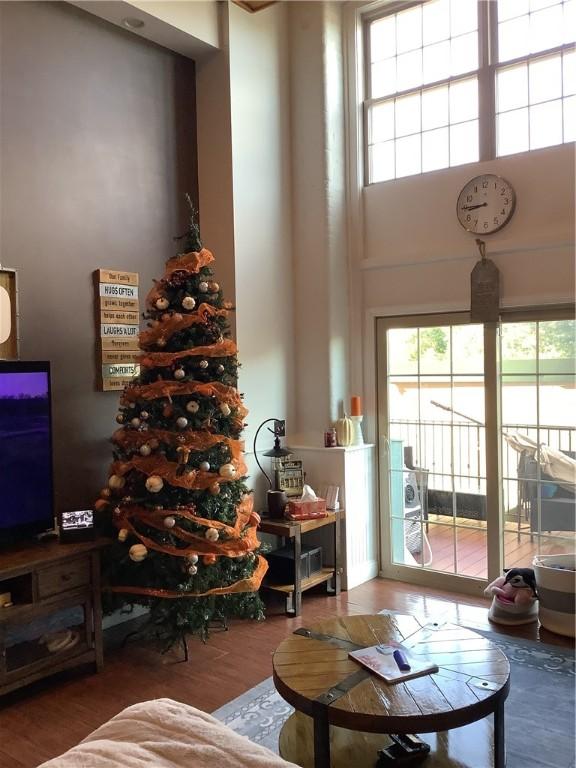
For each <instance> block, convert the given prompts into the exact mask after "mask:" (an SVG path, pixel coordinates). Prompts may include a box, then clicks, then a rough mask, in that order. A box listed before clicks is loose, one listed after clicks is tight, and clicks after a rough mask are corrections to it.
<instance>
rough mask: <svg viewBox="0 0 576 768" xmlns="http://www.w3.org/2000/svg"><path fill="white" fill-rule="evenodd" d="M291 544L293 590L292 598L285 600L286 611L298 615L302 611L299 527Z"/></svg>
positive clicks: (300, 538)
mask: <svg viewBox="0 0 576 768" xmlns="http://www.w3.org/2000/svg"><path fill="white" fill-rule="evenodd" d="M292 546H293V549H294V592H293V593H292V600H291V601H288V600H287V605H286V613H290V615H291V616H300V613H301V611H302V575H301V573H300V565H301V563H300V557H301V555H302V535H301V533H300V528H298V530H297V531H296V533H295V534H294V538H293V539H292ZM290 603H291V604H290Z"/></svg>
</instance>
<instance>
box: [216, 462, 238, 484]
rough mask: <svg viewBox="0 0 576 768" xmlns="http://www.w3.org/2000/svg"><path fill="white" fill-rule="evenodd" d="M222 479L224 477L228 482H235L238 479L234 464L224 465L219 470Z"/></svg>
mask: <svg viewBox="0 0 576 768" xmlns="http://www.w3.org/2000/svg"><path fill="white" fill-rule="evenodd" d="M218 474H219V475H220V477H224V478H226V479H227V480H233V479H234V478H235V477H236V467H235V466H234V464H222V466H221V467H220V469H219V470H218Z"/></svg>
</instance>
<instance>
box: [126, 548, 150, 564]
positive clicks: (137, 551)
mask: <svg viewBox="0 0 576 768" xmlns="http://www.w3.org/2000/svg"><path fill="white" fill-rule="evenodd" d="M128 555H129V556H130V560H133V561H134V562H135V563H140V562H141V561H142V560H144V558H145V557H146V556H147V555H148V550H147V549H146V547H145V546H144V544H134V545H133V546H131V547H130V550H129V551H128Z"/></svg>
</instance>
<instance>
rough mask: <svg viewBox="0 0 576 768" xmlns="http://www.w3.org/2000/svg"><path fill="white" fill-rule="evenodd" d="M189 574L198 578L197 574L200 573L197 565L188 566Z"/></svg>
mask: <svg viewBox="0 0 576 768" xmlns="http://www.w3.org/2000/svg"><path fill="white" fill-rule="evenodd" d="M188 573H189V574H190V576H196V574H197V573H198V568H196V566H195V565H190V566H188Z"/></svg>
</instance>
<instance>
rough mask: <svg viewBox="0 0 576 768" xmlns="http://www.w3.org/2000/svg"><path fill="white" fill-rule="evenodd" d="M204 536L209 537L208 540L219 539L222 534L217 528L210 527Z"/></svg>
mask: <svg viewBox="0 0 576 768" xmlns="http://www.w3.org/2000/svg"><path fill="white" fill-rule="evenodd" d="M204 536H205V537H206V538H207V539H208V541H218V539H219V538H220V534H219V533H218V531H217V530H216V528H208V529H207V530H206V533H205V534H204Z"/></svg>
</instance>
